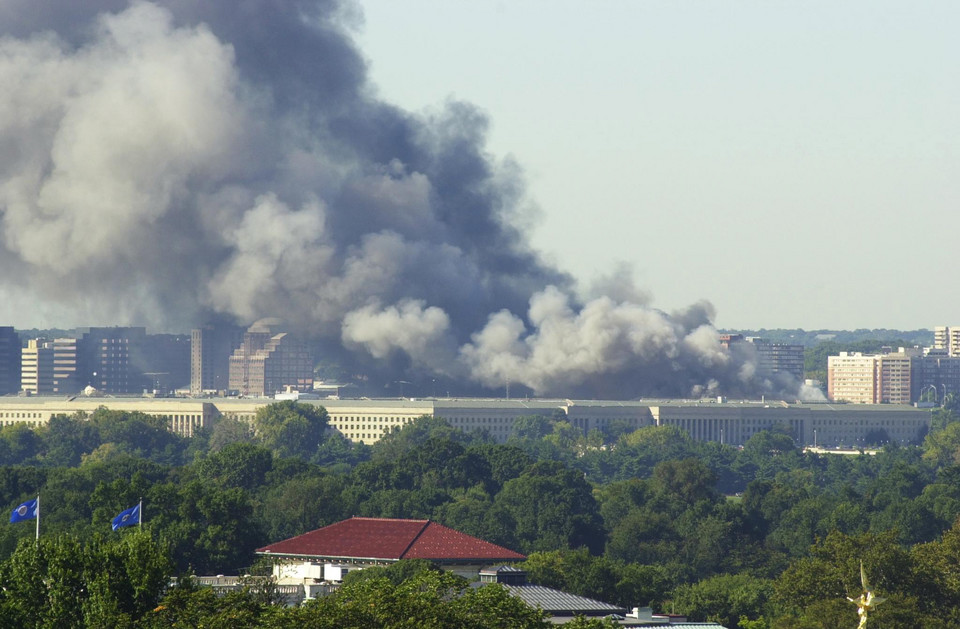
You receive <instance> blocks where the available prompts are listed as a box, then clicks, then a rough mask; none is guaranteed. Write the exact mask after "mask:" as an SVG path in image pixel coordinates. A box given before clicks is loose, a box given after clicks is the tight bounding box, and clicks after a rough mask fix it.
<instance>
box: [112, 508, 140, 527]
mask: <svg viewBox="0 0 960 629" xmlns="http://www.w3.org/2000/svg"><path fill="white" fill-rule="evenodd" d="M134 524H140V503H137V504H136V505H134V506H132V507H130V508H129V509H127V510H126V511H121V512H120V514H119V515H118V516H117V517H115V518H114V519H113V530H114V531H116V530H117V529H118V528H120V527H121V526H133V525H134Z"/></svg>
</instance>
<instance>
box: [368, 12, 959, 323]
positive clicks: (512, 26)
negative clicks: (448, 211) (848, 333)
mask: <svg viewBox="0 0 960 629" xmlns="http://www.w3.org/2000/svg"><path fill="white" fill-rule="evenodd" d="M361 5H362V14H363V15H362V19H359V18H358V19H357V24H356V26H355V31H354V32H355V37H356V41H357V43H358V45H359V47H360V49H361V51H362V54H363V55H364V57H365V58H366V60H367V62H368V72H369V76H370V79H371V80H372V82H373V83H374V84H375V86H376V89H377V90H378V95H379V97H380V98H382V99H384V100H386V101H388V102H392V103H395V104H397V105H399V106H401V107H403V108H406V109H409V110H412V111H430V110H434V109H439V108H441V107H442V106H444V104H445V103H448V102H449V101H451V100H462V101H467V102H470V103H472V104H474V105H475V106H477V107H479V108H480V109H481V110H482V111H484V112H485V113H486V115H487V116H488V120H489V130H488V142H487V150H488V151H489V152H490V153H491V154H492V155H493V156H494V157H495V158H496V159H499V160H503V161H505V162H509V161H513V162H515V163H516V164H517V165H519V167H520V168H522V170H523V173H524V177H525V180H526V184H527V195H526V197H525V201H524V203H525V205H526V212H525V214H524V223H523V224H524V228H525V229H527V230H529V233H530V238H531V240H532V242H533V243H534V245H535V246H536V248H537V249H538V250H539V251H540V252H542V254H543V255H544V256H546V258H547V259H548V260H549V261H551V262H553V263H555V264H556V265H558V266H559V267H561V268H562V269H564V270H567V271H569V272H570V273H571V274H572V275H573V276H575V277H576V278H578V279H579V280H580V281H583V282H585V283H586V282H589V281H590V280H591V279H593V278H597V277H602V276H604V275H606V274H609V273H610V271H611V269H614V268H618V265H629V266H630V267H632V269H633V273H634V278H635V280H636V282H637V284H638V285H639V286H640V287H641V288H642V289H643V290H645V291H647V292H648V293H649V295H650V298H651V303H652V305H653V306H654V307H657V308H661V309H664V310H667V311H670V310H674V309H679V308H683V307H686V306H688V305H690V304H693V303H695V302H697V301H699V300H704V299H706V300H708V301H709V302H711V303H712V304H713V305H714V306H715V308H716V319H715V324H716V325H717V326H718V327H721V328H750V329H757V328H792V327H801V328H806V329H818V328H835V329H854V328H900V329H916V328H932V327H933V326H934V325H943V324H955V323H957V321H958V320H960V292H957V291H953V290H951V285H952V283H951V282H950V279H949V278H950V269H951V268H952V266H953V265H952V264H951V263H952V262H954V261H955V260H956V253H955V248H954V246H953V242H952V239H951V238H950V235H953V234H956V233H960V212H958V211H957V210H958V207H960V204H958V201H960V183H958V181H960V179H958V177H957V174H958V173H960V152H958V151H960V148H958V140H960V137H958V135H960V134H958V130H960V116H958V112H960V81H958V78H960V45H958V43H957V38H956V27H957V24H958V22H960V3H956V2H952V1H951V2H947V1H931V2H923V3H908V2H888V1H873V0H871V1H870V2H866V1H847V2H842V3H838V2H834V1H830V2H816V1H813V2H779V1H777V2H774V1H769V0H764V1H738V2H730V1H715V0H712V1H701V2H676V1H626V0H605V1H602V2H592V3H586V2H570V1H566V0H552V1H550V2H547V1H533V0H515V1H512V2H462V1H450V0H443V1H441V0H405V1H404V2H395V1H394V0H365V1H363V2H362V3H361ZM945 236H946V237H945Z"/></svg>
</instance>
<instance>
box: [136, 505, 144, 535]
mask: <svg viewBox="0 0 960 629" xmlns="http://www.w3.org/2000/svg"><path fill="white" fill-rule="evenodd" d="M138 504H139V507H140V508H139V509H138V510H137V512H138V513H139V514H140V517H139V518H137V519H138V520H139V521H138V522H137V526H139V527H140V530H141V531H142V530H143V497H141V498H140V502H139V503H138Z"/></svg>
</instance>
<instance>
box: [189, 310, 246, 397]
mask: <svg viewBox="0 0 960 629" xmlns="http://www.w3.org/2000/svg"><path fill="white" fill-rule="evenodd" d="M241 343H243V328H241V327H239V326H234V325H210V326H204V327H202V328H197V329H195V330H193V331H191V333H190V393H191V394H192V395H200V394H202V393H204V392H205V391H209V392H215V391H226V390H228V389H229V388H230V355H231V354H233V352H234V350H236V349H237V348H238V347H240V344H241Z"/></svg>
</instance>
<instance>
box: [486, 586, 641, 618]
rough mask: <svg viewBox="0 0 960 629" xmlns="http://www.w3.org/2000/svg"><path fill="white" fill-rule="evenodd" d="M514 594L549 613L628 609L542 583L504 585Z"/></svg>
mask: <svg viewBox="0 0 960 629" xmlns="http://www.w3.org/2000/svg"><path fill="white" fill-rule="evenodd" d="M502 587H505V588H507V591H509V592H510V593H511V594H513V595H514V596H518V597H520V598H521V599H522V600H523V602H524V603H526V604H527V605H529V606H531V607H539V608H541V609H543V611H545V612H547V613H549V614H557V615H574V614H583V615H584V616H598V615H604V614H624V613H626V611H627V610H626V609H624V608H623V607H617V606H616V605H611V604H609V603H603V602H601V601H595V600H593V599H592V598H586V597H584V596H577V595H576V594H568V593H566V592H561V591H560V590H554V589H553V588H548V587H544V586H542V585H503V586H502Z"/></svg>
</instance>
